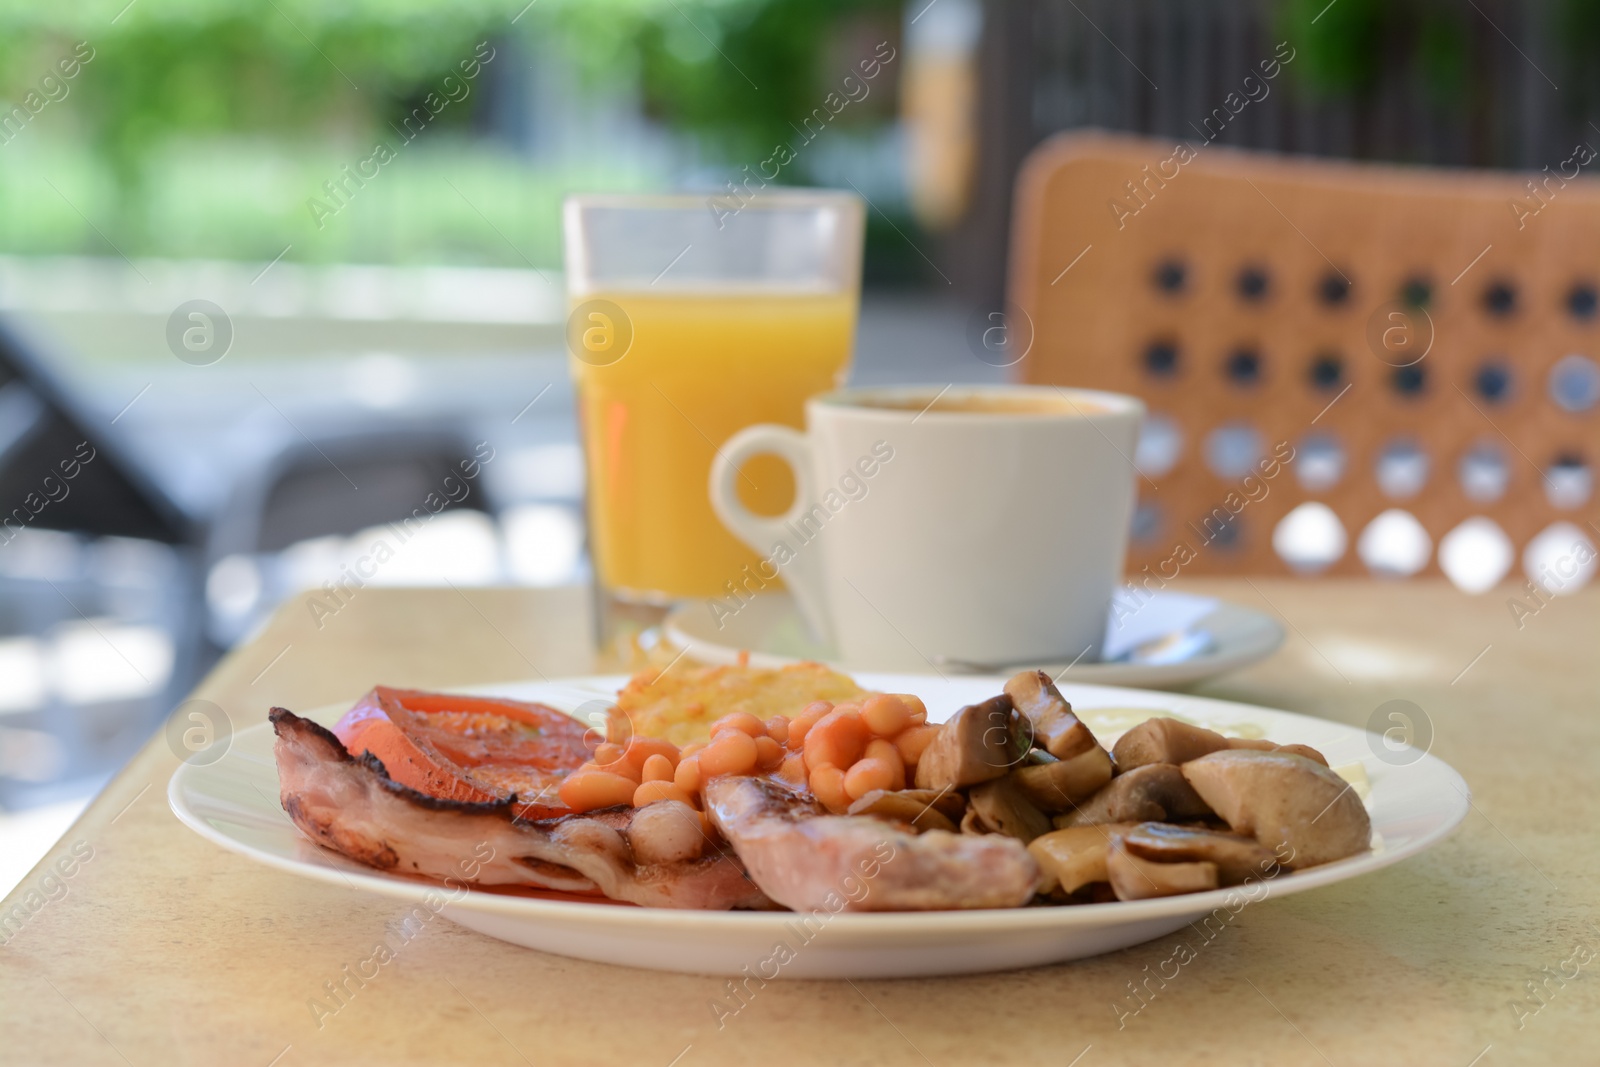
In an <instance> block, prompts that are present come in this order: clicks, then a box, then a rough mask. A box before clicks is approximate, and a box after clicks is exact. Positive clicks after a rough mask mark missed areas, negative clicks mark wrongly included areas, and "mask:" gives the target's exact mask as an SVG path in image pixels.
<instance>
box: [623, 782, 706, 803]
mask: <svg viewBox="0 0 1600 1067" xmlns="http://www.w3.org/2000/svg"><path fill="white" fill-rule="evenodd" d="M658 800H676V801H677V802H678V803H680V804H687V805H689V806H690V807H691V808H692V807H694V801H693V800H691V799H690V797H689V794H688V793H686V792H684V791H683V790H682V789H679V788H678V787H677V786H675V785H673V784H672V783H671V782H645V783H644V784H643V785H641V786H640V787H639V788H637V789H635V790H634V791H633V806H634V807H636V808H642V807H644V806H645V805H646V804H654V803H655V802H656V801H658Z"/></svg>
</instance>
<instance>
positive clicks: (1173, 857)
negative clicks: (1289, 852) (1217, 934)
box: [1057, 822, 1278, 885]
mask: <svg viewBox="0 0 1600 1067" xmlns="http://www.w3.org/2000/svg"><path fill="white" fill-rule="evenodd" d="M1057 832H1058V833H1060V832H1062V831H1057ZM1121 837H1122V843H1123V844H1124V845H1125V846H1126V847H1127V849H1128V851H1129V852H1130V853H1131V854H1133V855H1135V856H1137V857H1139V858H1140V859H1142V860H1154V861H1156V862H1158V863H1196V862H1205V863H1214V864H1216V867H1217V882H1218V883H1219V884H1221V885H1238V884H1240V883H1241V882H1243V881H1244V880H1245V879H1246V878H1250V877H1255V878H1258V879H1259V878H1264V877H1267V876H1268V875H1269V873H1270V872H1272V870H1273V868H1274V867H1276V866H1278V859H1277V857H1276V856H1274V855H1273V854H1272V853H1271V852H1269V851H1268V850H1267V849H1265V848H1263V847H1262V846H1261V844H1260V843H1259V842H1257V841H1256V840H1255V838H1252V837H1241V836H1240V835H1238V834H1224V833H1220V832H1218V831H1216V830H1199V829H1195V828H1193V827H1189V826H1172V825H1170V824H1168V823H1160V822H1146V823H1140V824H1139V825H1138V826H1134V827H1130V828H1128V829H1127V830H1125V831H1124V832H1123V833H1122V835H1121Z"/></svg>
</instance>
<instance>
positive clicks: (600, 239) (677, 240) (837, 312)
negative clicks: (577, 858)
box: [564, 190, 863, 643]
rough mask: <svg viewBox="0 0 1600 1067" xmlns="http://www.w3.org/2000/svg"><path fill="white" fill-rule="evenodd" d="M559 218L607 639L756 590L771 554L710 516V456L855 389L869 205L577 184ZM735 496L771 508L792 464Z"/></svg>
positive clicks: (764, 474)
mask: <svg viewBox="0 0 1600 1067" xmlns="http://www.w3.org/2000/svg"><path fill="white" fill-rule="evenodd" d="M564 224H565V234H564V236H565V246H566V273H567V293H568V302H569V315H568V320H567V350H568V352H569V354H570V359H569V365H570V367H571V370H572V375H573V379H574V382H575V385H576V392H577V398H578V412H579V421H580V425H581V432H582V435H583V445H584V454H585V463H586V467H587V470H588V514H589V547H590V553H591V556H592V558H593V561H594V568H595V578H596V589H597V593H598V599H599V605H598V606H599V609H600V610H599V611H598V613H597V618H598V622H599V626H600V631H601V638H602V642H603V643H608V642H610V641H611V640H612V639H613V638H614V637H615V636H616V635H617V634H618V632H619V621H620V622H622V623H626V622H628V621H630V620H631V622H632V623H633V624H647V623H648V622H650V621H654V620H656V619H659V617H660V616H661V614H663V613H664V611H665V609H666V607H667V606H669V605H671V604H672V603H674V602H676V601H679V600H682V599H684V598H690V597H725V596H727V595H729V594H730V593H731V592H732V591H733V589H735V588H739V589H741V591H742V590H744V589H746V588H748V586H747V585H746V582H747V578H746V571H745V568H746V566H747V565H748V566H751V567H754V565H755V564H756V563H757V562H758V561H759V557H758V556H757V554H756V553H755V552H753V551H751V550H750V548H748V547H747V546H746V545H744V544H743V543H742V542H740V541H739V540H738V539H737V538H736V537H734V536H733V534H731V533H730V532H728V530H727V528H726V527H724V526H723V525H722V523H721V522H720V521H718V519H717V517H716V515H714V514H713V513H712V510H711V503H710V499H709V495H708V492H707V484H708V481H709V477H710V471H711V462H712V459H713V458H714V457H715V456H716V455H717V453H718V451H719V450H720V449H721V447H722V444H723V442H724V441H726V440H727V439H728V438H729V437H731V436H733V435H734V434H735V433H737V432H738V431H739V430H742V429H744V428H745V427H746V426H752V425H755V424H757V423H772V422H775V423H783V424H787V425H789V426H793V427H795V428H796V429H800V428H802V427H803V426H804V425H805V402H806V400H807V398H809V397H811V396H814V395H816V394H819V393H824V392H828V391H830V390H832V389H835V388H838V387H839V386H840V385H841V384H843V382H844V379H845V376H846V374H847V373H848V371H849V365H850V357H851V352H852V349H853V346H854V339H855V325H856V314H857V310H858V306H859V303H860V293H859V290H860V276H861V241H862V225H863V212H862V206H861V202H860V200H859V199H858V198H857V197H855V196H853V195H851V194H848V193H838V192H832V191H799V190H784V191H777V190H761V191H760V192H758V193H757V194H756V195H754V196H727V197H723V196H711V197H706V196H688V195H672V196H576V197H572V198H569V199H568V200H567V202H566V205H565V213H564ZM739 493H740V498H741V501H742V502H743V503H744V504H745V505H746V506H747V507H748V508H750V509H751V510H752V511H755V512H757V513H758V514H777V513H780V512H782V511H783V510H784V509H785V508H786V507H787V506H788V504H789V502H790V499H791V497H792V495H793V476H792V474H791V472H790V470H789V468H788V466H787V465H786V464H784V463H782V462H781V461H779V460H777V459H776V458H775V457H772V456H762V457H756V458H755V459H753V460H752V461H751V462H749V463H748V464H746V465H745V466H744V468H743V469H742V471H741V472H740V475H739ZM624 628H625V627H624Z"/></svg>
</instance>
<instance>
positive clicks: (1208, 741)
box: [1111, 717, 1228, 774]
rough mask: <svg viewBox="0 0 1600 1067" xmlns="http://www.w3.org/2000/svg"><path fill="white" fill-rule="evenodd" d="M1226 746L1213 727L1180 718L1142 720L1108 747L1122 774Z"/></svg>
mask: <svg viewBox="0 0 1600 1067" xmlns="http://www.w3.org/2000/svg"><path fill="white" fill-rule="evenodd" d="M1227 747H1228V739H1227V738H1226V737H1223V736H1222V735H1221V734H1219V733H1217V732H1216V731H1215V730H1207V729H1206V728H1205V727H1203V726H1194V725H1192V724H1190V723H1186V722H1184V721H1183V720H1181V719H1169V718H1165V717H1163V718H1156V719H1146V720H1145V721H1144V722H1142V723H1140V724H1139V725H1138V726H1135V727H1134V728H1133V729H1131V730H1129V731H1128V732H1127V733H1125V734H1123V735H1122V736H1121V737H1119V738H1117V743H1116V744H1115V745H1113V746H1112V747H1111V755H1112V756H1113V757H1114V758H1115V759H1116V761H1117V769H1118V770H1119V771H1121V772H1123V773H1124V774H1126V773H1127V772H1128V771H1131V770H1133V769H1134V768H1136V767H1145V766H1148V765H1149V764H1152V763H1188V762H1189V761H1190V760H1192V759H1199V758H1200V757H1201V756H1206V755H1209V754H1211V753H1212V752H1221V751H1222V750H1223V749H1225V748H1227Z"/></svg>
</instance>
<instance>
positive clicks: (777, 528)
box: [710, 424, 833, 645]
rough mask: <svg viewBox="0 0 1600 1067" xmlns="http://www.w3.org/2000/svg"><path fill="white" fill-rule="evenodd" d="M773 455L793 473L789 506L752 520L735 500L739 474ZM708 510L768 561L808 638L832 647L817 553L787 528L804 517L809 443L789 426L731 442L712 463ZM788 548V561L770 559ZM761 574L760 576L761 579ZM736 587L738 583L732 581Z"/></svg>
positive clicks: (751, 432) (752, 431)
mask: <svg viewBox="0 0 1600 1067" xmlns="http://www.w3.org/2000/svg"><path fill="white" fill-rule="evenodd" d="M765 455H773V456H777V457H778V458H779V459H781V460H783V461H784V462H785V463H787V464H789V467H790V469H792V470H793V471H794V503H792V504H790V505H789V510H788V511H786V512H784V513H783V514H782V515H772V516H767V515H757V514H756V513H755V512H753V511H751V510H750V509H749V508H747V507H745V506H744V504H743V502H741V501H740V500H739V486H738V480H739V470H740V468H742V467H743V466H744V465H745V464H746V463H748V462H749V461H750V460H751V459H753V458H755V457H756V456H765ZM710 492H711V510H712V511H714V512H716V514H717V518H719V519H721V520H722V525H724V526H726V527H727V528H728V529H729V530H730V531H731V532H732V533H733V535H734V536H735V537H737V538H738V539H739V540H741V541H743V542H744V543H745V544H746V545H748V546H750V548H751V550H752V551H754V552H755V553H756V555H758V556H760V557H761V558H762V559H764V560H771V561H772V564H773V565H774V566H777V567H778V569H779V571H780V573H781V574H782V575H783V580H784V583H785V584H786V585H787V586H788V587H789V593H790V595H791V596H793V597H794V604H795V607H796V609H798V610H799V612H800V617H801V618H802V619H804V620H805V622H806V625H807V626H808V627H810V629H811V634H812V636H813V637H815V638H816V639H817V640H818V641H820V642H821V643H823V644H824V645H831V644H832V643H833V634H832V633H831V629H832V628H831V627H830V626H829V625H828V613H827V610H826V599H825V595H824V591H823V581H822V578H823V571H822V567H823V563H822V560H821V558H820V557H819V555H818V553H817V551H816V549H815V548H814V547H813V546H811V545H809V544H808V543H806V544H798V545H797V544H795V534H794V533H793V532H792V531H791V529H790V526H791V524H793V523H797V522H799V520H800V518H801V517H802V516H803V515H805V514H806V511H807V501H809V500H811V499H812V474H811V443H810V442H809V441H808V440H807V439H806V435H805V434H803V433H801V432H800V431H799V430H795V429H792V428H791V427H788V426H777V425H770V424H763V425H759V426H747V427H745V428H744V429H743V430H740V431H739V432H738V433H736V434H734V435H733V436H732V437H730V438H729V439H728V441H727V443H726V444H724V445H723V446H722V448H721V450H720V451H718V453H717V455H716V458H715V459H713V460H712V462H711V485H710ZM779 543H782V544H784V545H787V546H788V549H789V553H788V556H789V558H788V561H787V562H784V563H781V564H780V563H779V562H778V560H776V559H774V558H773V556H774V549H775V548H776V546H777V545H778V544H779ZM765 576H766V574H765V569H764V570H763V574H762V577H765ZM735 584H738V583H737V580H736V581H735Z"/></svg>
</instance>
